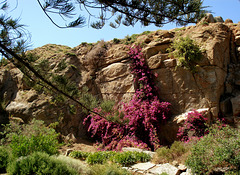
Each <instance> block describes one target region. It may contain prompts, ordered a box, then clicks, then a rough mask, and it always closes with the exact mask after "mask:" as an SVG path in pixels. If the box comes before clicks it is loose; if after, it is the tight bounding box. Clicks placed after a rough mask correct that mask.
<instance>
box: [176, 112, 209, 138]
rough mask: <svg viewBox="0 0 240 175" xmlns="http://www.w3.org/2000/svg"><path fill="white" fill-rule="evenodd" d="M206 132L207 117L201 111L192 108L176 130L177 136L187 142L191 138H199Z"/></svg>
mask: <svg viewBox="0 0 240 175" xmlns="http://www.w3.org/2000/svg"><path fill="white" fill-rule="evenodd" d="M206 134H208V125H207V118H206V117H204V115H202V113H200V112H198V111H196V110H193V111H192V112H189V113H188V116H187V119H186V120H185V122H184V124H183V127H180V128H179V130H178V134H177V136H178V138H179V139H180V140H181V141H184V142H188V141H190V140H193V139H200V138H201V137H203V136H204V135H206Z"/></svg>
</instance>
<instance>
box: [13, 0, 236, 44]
mask: <svg viewBox="0 0 240 175" xmlns="http://www.w3.org/2000/svg"><path fill="white" fill-rule="evenodd" d="M16 1H17V0H11V2H10V1H9V2H10V3H12V4H11V5H12V6H11V8H12V9H13V8H14V6H15V4H16ZM14 2H15V4H14ZM204 6H210V7H209V8H207V9H208V10H210V11H212V12H213V15H214V16H222V17H223V19H224V20H225V19H227V18H230V19H232V20H233V22H234V23H238V22H239V21H240V1H239V0H204ZM9 15H11V16H12V17H14V18H20V23H21V24H25V25H26V26H27V27H26V29H27V30H28V31H29V32H30V34H31V42H32V48H36V47H40V46H43V45H45V44H49V43H51V44H61V45H67V46H70V47H75V46H77V45H79V44H81V43H82V42H88V43H92V42H97V41H98V40H102V39H103V40H105V41H109V40H112V39H113V38H120V39H122V38H124V37H125V36H126V35H132V34H134V33H136V34H138V33H142V32H143V31H147V30H149V31H154V30H158V29H162V30H165V29H166V30H168V29H172V28H176V26H175V25H174V24H168V25H165V26H164V27H162V28H158V27H155V26H154V25H151V26H148V27H142V26H140V24H137V25H135V27H125V26H123V25H122V26H121V27H119V28H118V29H113V28H111V27H110V26H108V25H106V26H105V27H104V28H103V29H101V30H96V29H93V28H91V27H88V26H86V27H84V28H69V29H59V28H57V27H56V26H54V25H53V24H52V23H51V22H50V20H49V19H48V18H47V17H46V16H45V14H44V13H43V12H42V11H41V9H40V7H39V5H38V3H37V1H36V0H18V6H17V8H16V9H14V10H9Z"/></svg>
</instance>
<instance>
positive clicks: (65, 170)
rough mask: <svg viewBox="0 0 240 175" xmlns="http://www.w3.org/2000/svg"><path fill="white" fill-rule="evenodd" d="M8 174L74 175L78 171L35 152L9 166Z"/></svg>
mask: <svg viewBox="0 0 240 175" xmlns="http://www.w3.org/2000/svg"><path fill="white" fill-rule="evenodd" d="M7 173H8V174H9V175H12V174H20V175H23V174H55V175H66V174H67V175H74V174H77V172H76V170H74V169H72V168H70V167H69V166H67V165H66V163H64V162H62V161H60V160H58V159H56V158H55V157H50V156H49V155H48V154H46V153H41V152H35V153H33V154H31V155H29V156H26V157H21V158H19V159H16V160H15V161H13V162H12V163H10V164H9V166H8V168H7Z"/></svg>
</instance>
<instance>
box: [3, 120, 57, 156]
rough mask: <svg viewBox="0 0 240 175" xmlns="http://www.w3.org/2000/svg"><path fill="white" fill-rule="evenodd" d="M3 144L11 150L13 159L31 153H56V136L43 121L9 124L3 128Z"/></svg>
mask: <svg viewBox="0 0 240 175" xmlns="http://www.w3.org/2000/svg"><path fill="white" fill-rule="evenodd" d="M4 135H5V141H4V144H6V145H8V146H9V147H10V148H11V151H12V155H13V157H21V156H27V155H29V154H31V153H33V152H37V151H39V152H46V153H48V154H50V155H53V154H56V153H58V147H59V143H58V140H57V138H58V134H57V133H56V132H55V130H54V129H52V128H48V127H46V126H45V125H44V122H43V121H40V120H35V119H33V120H32V121H31V122H30V123H29V124H24V125H20V124H17V123H14V122H11V123H10V124H9V125H6V126H5V131H4Z"/></svg>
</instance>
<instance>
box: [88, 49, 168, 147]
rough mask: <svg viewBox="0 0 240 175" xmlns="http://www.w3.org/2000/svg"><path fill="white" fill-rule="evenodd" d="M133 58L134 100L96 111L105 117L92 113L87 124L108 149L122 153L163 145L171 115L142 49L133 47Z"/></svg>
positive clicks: (101, 144)
mask: <svg viewBox="0 0 240 175" xmlns="http://www.w3.org/2000/svg"><path fill="white" fill-rule="evenodd" d="M129 56H130V58H131V61H132V64H131V69H132V73H133V74H134V75H135V79H134V81H135V83H137V85H138V88H137V90H136V92H135V94H134V96H133V98H132V100H130V101H129V102H128V103H122V105H121V107H120V108H115V109H114V110H112V111H107V112H106V111H103V110H102V109H101V108H96V109H95V112H96V113H98V114H101V116H100V115H97V114H93V113H92V114H90V115H89V116H88V117H87V118H86V119H85V124H87V125H88V131H89V132H91V134H92V136H93V137H95V138H97V139H98V141H99V146H100V147H101V148H102V149H104V150H121V148H122V147H124V146H132V147H138V148H145V149H152V150H155V149H157V148H158V147H159V146H160V140H159V138H158V135H159V132H160V131H161V129H160V124H161V123H163V122H165V121H166V120H167V119H168V118H169V116H170V103H168V102H161V101H160V100H159V98H158V96H157V88H156V86H155V85H154V78H155V76H154V75H153V74H152V73H151V71H150V69H149V67H148V66H147V64H146V63H145V59H144V57H143V54H142V52H141V48H140V47H139V46H135V47H133V48H130V52H129Z"/></svg>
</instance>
